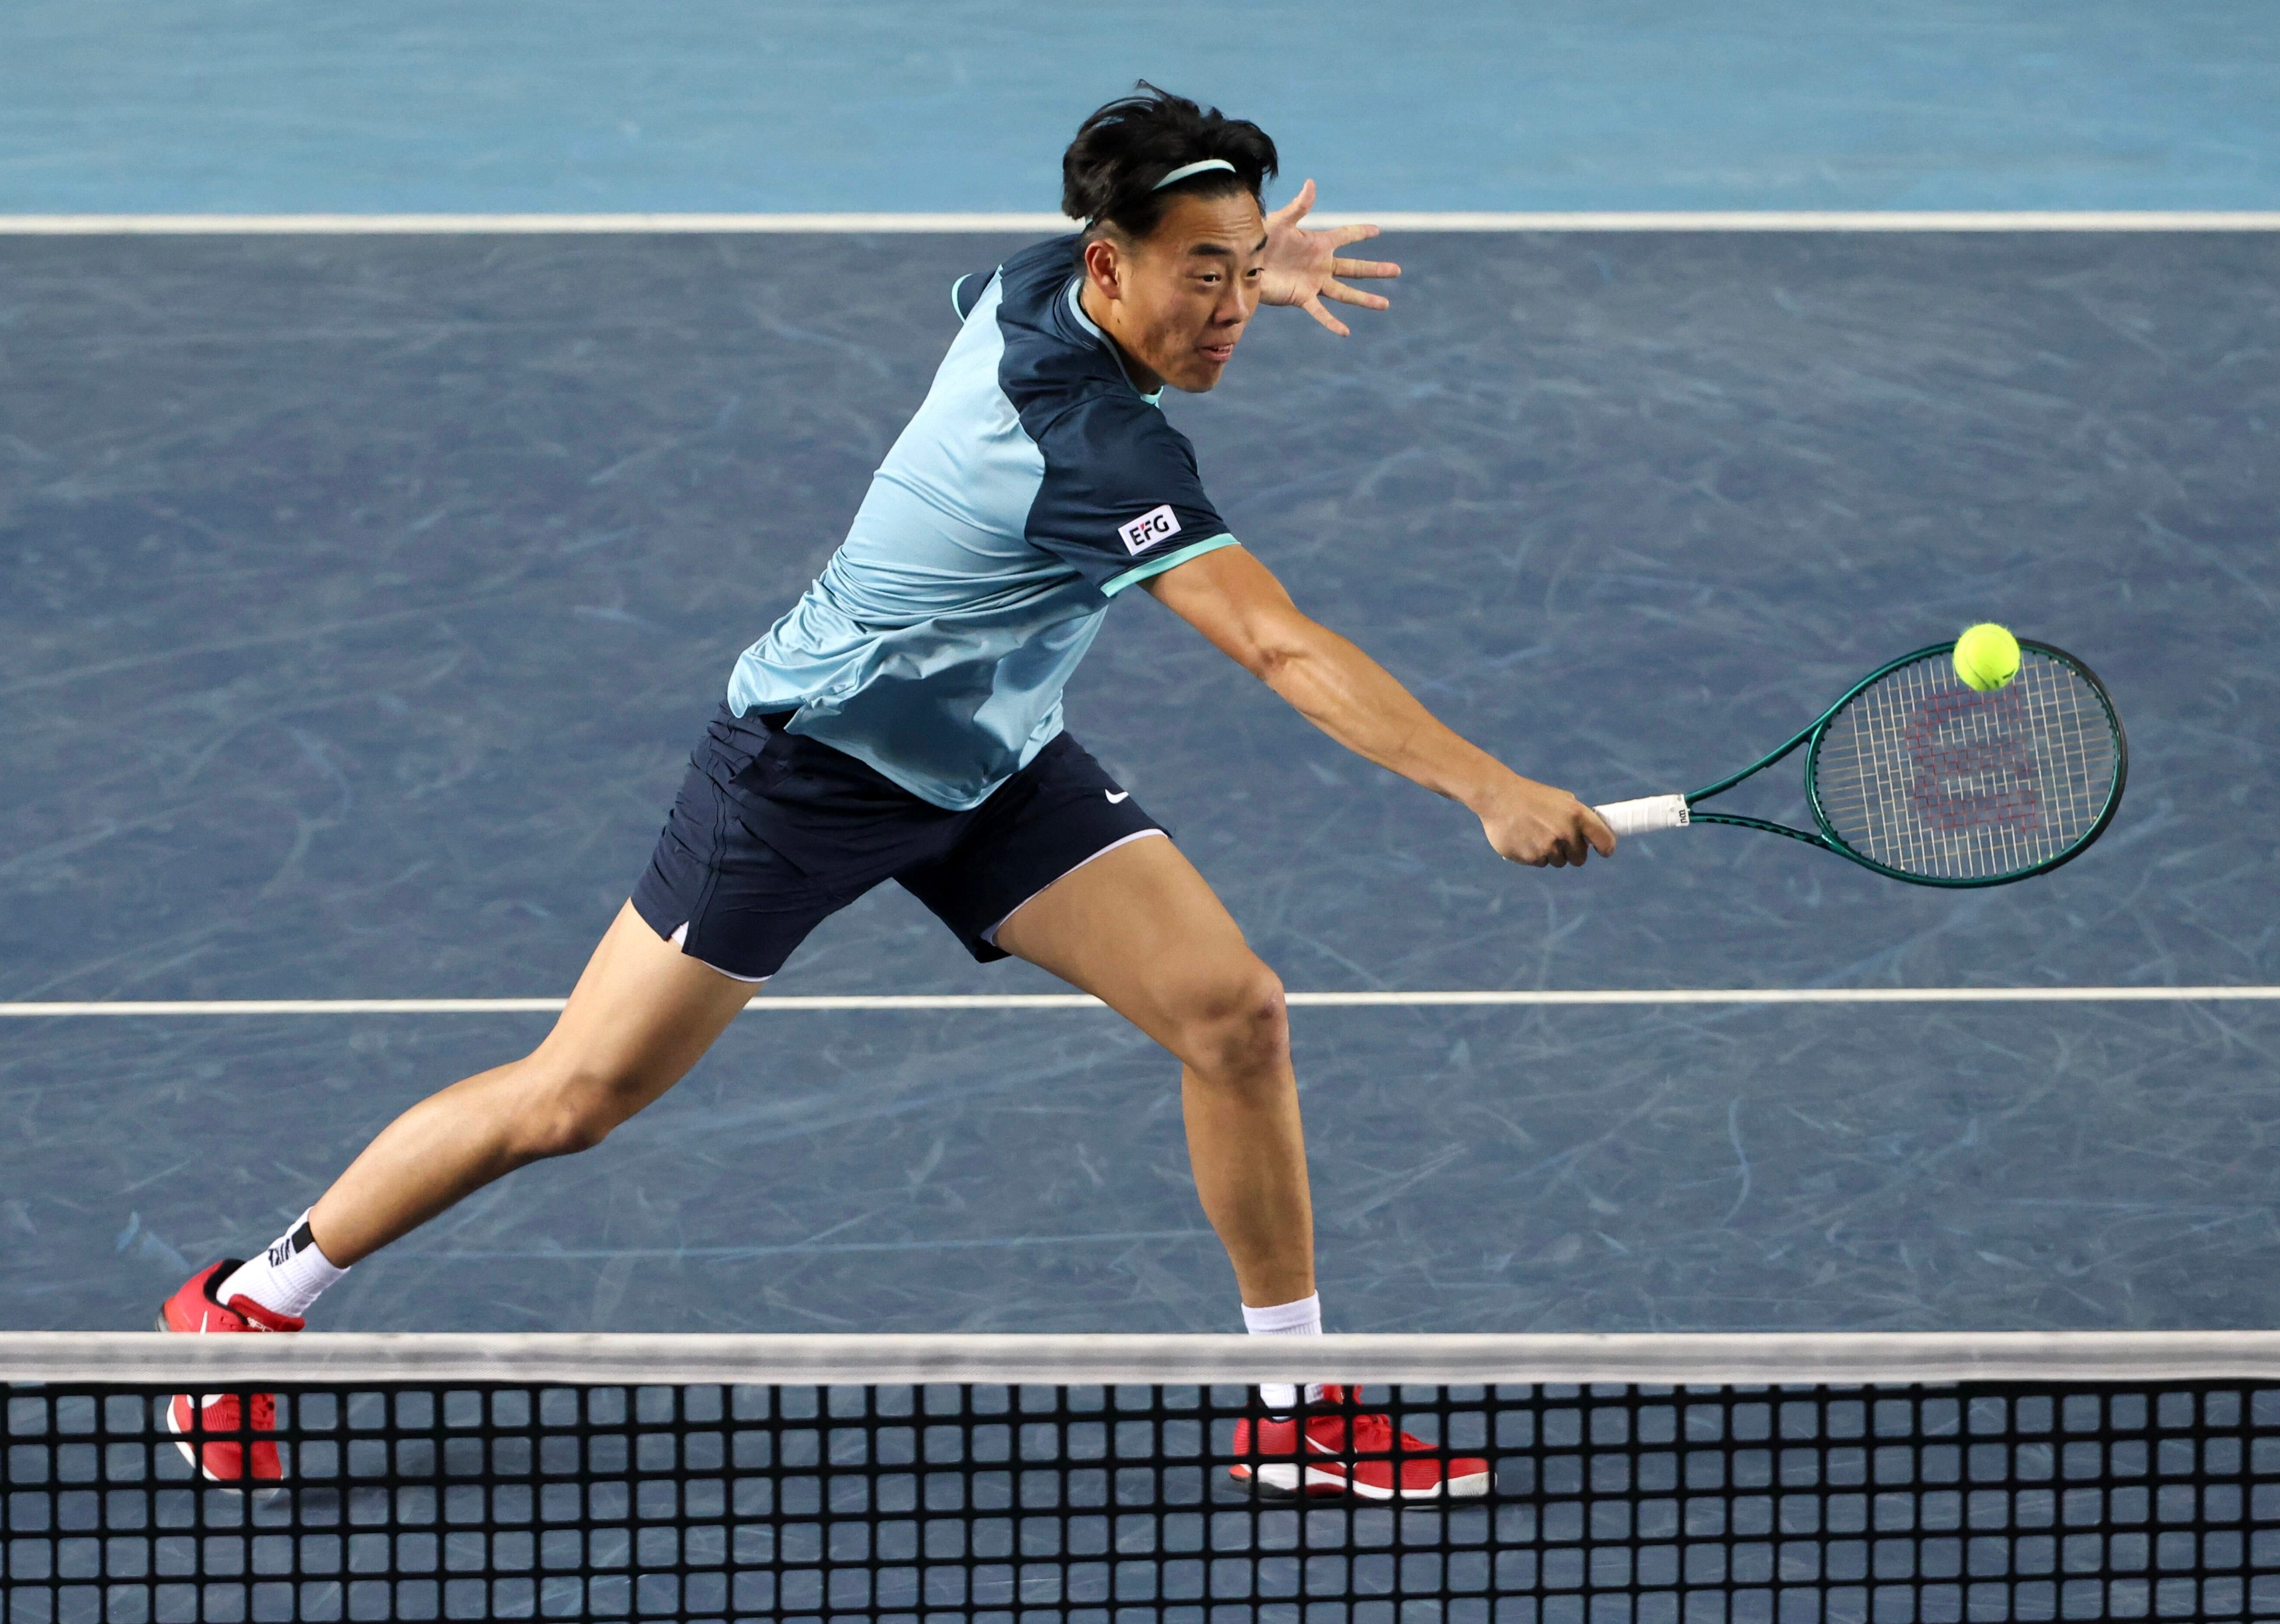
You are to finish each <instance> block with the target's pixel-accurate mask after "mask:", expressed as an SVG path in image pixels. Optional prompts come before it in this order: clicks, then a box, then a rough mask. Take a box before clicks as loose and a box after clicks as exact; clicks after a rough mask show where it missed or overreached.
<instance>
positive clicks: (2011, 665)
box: [1955, 620, 2019, 693]
mask: <svg viewBox="0 0 2280 1624" xmlns="http://www.w3.org/2000/svg"><path fill="white" fill-rule="evenodd" d="M1955 674H1956V675H1957V676H1960V677H1961V678H1962V679H1963V680H1964V681H1966V682H1968V683H1969V684H1970V685H1971V686H1972V687H1974V688H1976V689H1978V690H1979V691H1980V692H1981V693H1986V692H1988V691H1990V690H1991V689H1998V688H2000V687H2002V686H2003V685H2004V684H2005V683H2006V682H2008V681H2010V680H2011V679H2012V678H2013V677H2015V676H2017V675H2018V674H2019V640H2018V639H2017V638H2016V637H2014V636H2013V635H2011V634H2010V633H2009V632H2008V631H2007V630H2005V629H2004V628H2003V627H1999V626H1998V625H1996V624H1995V623H1994V622H1993V621H1992V620H1983V621H1981V622H1980V623H1979V624H1978V625H1976V626H1975V627H1972V628H1971V629H1970V630H1969V631H1968V632H1966V633H1964V634H1963V635H1962V636H1960V637H1959V638H1957V639H1956V640H1955Z"/></svg>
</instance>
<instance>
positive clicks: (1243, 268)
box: [1085, 192, 1267, 395]
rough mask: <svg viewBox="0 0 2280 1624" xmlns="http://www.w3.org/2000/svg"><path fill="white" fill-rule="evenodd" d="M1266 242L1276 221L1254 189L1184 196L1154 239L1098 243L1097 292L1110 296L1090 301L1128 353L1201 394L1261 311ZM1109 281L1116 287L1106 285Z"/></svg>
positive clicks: (1090, 263) (1090, 265) (1092, 268)
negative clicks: (1262, 209)
mask: <svg viewBox="0 0 2280 1624" xmlns="http://www.w3.org/2000/svg"><path fill="white" fill-rule="evenodd" d="M1266 247H1267V222H1266V221H1265V220H1264V219H1261V218H1260V216H1259V203H1258V200H1257V199H1256V198H1254V197H1252V196H1251V195H1250V194H1249V193H1248V192H1236V193H1235V194H1233V195H1232V196H1225V197H1178V198H1175V199H1174V200H1173V203H1172V206H1171V207H1170V208H1168V209H1167V210H1165V212H1164V217H1163V219H1160V220H1159V221H1157V223H1156V229H1155V230H1154V231H1152V232H1151V233H1150V234H1149V235H1148V236H1147V238H1146V239H1145V240H1144V241H1142V242H1128V241H1124V240H1119V241H1117V242H1113V243H1104V242H1096V243H1093V244H1092V245H1090V249H1089V250H1088V252H1087V254H1086V256H1085V262H1086V269H1087V271H1088V273H1090V276H1091V278H1092V280H1093V281H1094V282H1095V283H1096V284H1097V286H1096V287H1095V289H1093V291H1094V292H1096V293H1100V294H1106V295H1108V296H1107V297H1106V298H1105V299H1100V300H1090V299H1089V300H1088V301H1087V306H1088V308H1090V309H1091V310H1092V311H1093V312H1094V316H1095V319H1101V318H1102V317H1103V316H1105V318H1106V319H1105V322H1104V325H1105V327H1107V328H1108V330H1109V333H1110V335H1112V336H1113V337H1114V339H1115V340H1116V342H1117V343H1119V344H1120V345H1121V346H1122V347H1123V350H1124V352H1125V354H1126V355H1127V356H1128V357H1130V358H1132V359H1133V360H1135V361H1136V362H1138V363H1139V364H1140V365H1141V366H1144V367H1146V368H1147V369H1148V370H1149V371H1150V372H1151V373H1154V374H1155V375H1156V377H1157V378H1158V379H1160V380H1161V381H1164V382H1166V383H1168V384H1170V385H1171V386H1172V387H1173V388H1174V389H1182V390H1185V391H1186V392H1187V393H1189V394H1191V395H1200V394H1202V393H1203V392H1204V391H1205V390H1206V389H1210V388H1212V387H1213V385H1215V384H1216V383H1218V382H1219V375H1220V373H1221V370H1222V369H1224V368H1225V367H1226V366H1227V364H1228V362H1229V359H1230V358H1233V356H1234V354H1235V345H1236V340H1237V339H1239V338H1241V337H1242V336H1243V329H1244V327H1245V326H1246V325H1248V324H1249V322H1250V320H1251V312H1253V311H1254V310H1257V309H1258V308H1259V263H1260V256H1261V255H1262V254H1263V253H1264V252H1265V250H1266ZM1103 249H1111V250H1113V252H1110V253H1107V254H1105V255H1104V254H1103V253H1102V251H1101V250H1103ZM1104 271H1105V272H1106V273H1107V275H1106V276H1105V277H1104V275H1103V272H1104ZM1104 282H1106V283H1108V284H1110V285H1109V286H1099V285H1098V284H1102V283H1104ZM1112 289H1113V291H1112ZM1104 304H1105V306H1106V309H1105V310H1103V309H1102V308H1101V307H1102V306H1103V305H1104ZM1135 381H1136V382H1138V383H1140V384H1142V385H1143V386H1144V387H1148V386H1149V385H1150V383H1151V381H1150V380H1147V379H1136V380H1135Z"/></svg>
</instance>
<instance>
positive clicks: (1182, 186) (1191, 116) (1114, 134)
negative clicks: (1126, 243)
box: [1061, 80, 1275, 237]
mask: <svg viewBox="0 0 2280 1624" xmlns="http://www.w3.org/2000/svg"><path fill="white" fill-rule="evenodd" d="M1134 89H1135V91H1136V94H1134V95H1131V96H1121V97H1119V98H1118V99H1117V100H1115V101H1113V102H1111V103H1109V104H1107V105H1106V106H1105V107H1102V108H1099V109H1098V110H1096V111H1095V112H1093V114H1092V115H1091V117H1090V118H1088V119H1085V121H1084V122H1083V123H1082V124H1081V125H1079V126H1078V127H1077V132H1076V139H1075V141H1072V142H1069V144H1068V150H1067V151H1066V152H1064V153H1062V154H1061V212H1062V213H1064V214H1067V216H1068V217H1069V218H1070V219H1080V220H1082V221H1083V222H1084V224H1085V229H1086V230H1087V231H1088V232H1090V231H1093V230H1097V229H1098V227H1101V226H1103V225H1110V226H1114V227H1116V228H1117V229H1118V230H1120V231H1121V232H1123V233H1125V234H1126V235H1129V236H1134V237H1144V236H1146V235H1148V234H1149V233H1150V232H1152V231H1153V230H1155V228H1156V222H1157V221H1158V220H1159V219H1163V217H1164V211H1165V210H1166V209H1167V208H1168V207H1170V205H1171V203H1172V200H1173V199H1174V198H1175V197H1182V196H1192V197H1224V196H1229V195H1231V194H1233V193H1235V192H1238V191H1246V192H1249V193H1250V194H1251V195H1252V196H1253V197H1255V198H1258V199H1259V202H1260V206H1261V207H1262V208H1263V207H1264V206H1265V192H1266V189H1267V181H1268V180H1269V179H1270V178H1271V177H1272V176H1273V175H1274V173H1275V143H1274V142H1272V141H1270V140H1268V139H1267V132H1266V131H1265V130H1262V129H1260V128H1259V127H1258V126H1257V125H1256V124H1253V123H1252V122H1251V121H1250V120H1249V119H1230V118H1229V117H1227V116H1226V115H1225V114H1224V113H1222V112H1220V110H1219V109H1218V108H1216V107H1214V108H1212V109H1211V110H1210V111H1209V112H1205V110H1204V109H1203V108H1201V107H1199V106H1198V105H1197V104H1195V103H1193V102H1191V101H1190V100H1188V98H1187V97H1185V96H1174V95H1173V94H1172V93H1171V92H1170V91H1168V90H1160V89H1157V88H1156V87H1155V86H1154V85H1152V84H1150V83H1149V82H1148V81H1146V80H1142V81H1139V83H1138V84H1137V85H1136V86H1135V87H1134ZM1204 158H1223V159H1225V160H1226V161H1227V162H1228V163H1229V164H1232V165H1235V168H1234V172H1233V173H1229V171H1227V170H1224V169H1207V170H1205V171H1204V172H1203V173H1201V174H1196V175H1190V176H1188V177H1187V178H1186V179H1185V180H1182V181H1174V182H1173V183H1172V184H1171V185H1170V186H1168V187H1166V188H1165V189H1163V190H1162V191H1158V190H1157V189H1156V187H1157V184H1158V183H1159V181H1162V180H1163V178H1164V177H1165V176H1166V175H1167V174H1169V173H1172V172H1173V171H1174V170H1175V169H1178V168H1181V167H1182V166H1184V165H1189V164H1193V163H1197V162H1199V161H1200V160H1202V159H1204Z"/></svg>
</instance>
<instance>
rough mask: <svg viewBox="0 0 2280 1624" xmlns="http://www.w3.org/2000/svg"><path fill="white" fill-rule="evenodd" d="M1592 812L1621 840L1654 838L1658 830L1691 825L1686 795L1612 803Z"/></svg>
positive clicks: (1644, 797) (1651, 796) (1595, 807)
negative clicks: (1639, 837)
mask: <svg viewBox="0 0 2280 1624" xmlns="http://www.w3.org/2000/svg"><path fill="white" fill-rule="evenodd" d="M1591 810H1592V811H1593V812H1597V813H1598V814H1599V816H1601V817H1602V818H1605V819H1606V820H1607V827H1609V828H1611V829H1613V830H1614V832H1615V835H1616V838H1618V839H1628V838H1629V836H1631V835H1652V834H1653V833H1654V832H1655V831H1656V830H1657V829H1678V828H1683V827H1686V824H1687V822H1688V818H1687V812H1686V797H1684V796H1683V795H1649V796H1642V797H1640V798H1639V799H1637V800H1636V801H1610V802H1608V803H1607V804H1606V805H1605V806H1594V807H1593V808H1592V809H1591Z"/></svg>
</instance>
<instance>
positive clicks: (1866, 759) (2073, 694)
mask: <svg viewBox="0 0 2280 1624" xmlns="http://www.w3.org/2000/svg"><path fill="white" fill-rule="evenodd" d="M2118 762H2119V751H2118V750H2117V748H2116V745H2115V741H2114V731H2113V725H2112V722H2111V720H2109V718H2108V717H2107V712H2106V707H2105V706H2104V705H2103V704H2100V703H2099V699H2098V697H2097V696H2096V694H2095V693H2094V691H2093V690H2092V689H2091V685H2090V683H2089V681H2087V680H2086V679H2085V678H2084V676H2083V675H2082V674H2081V673H2078V672H2077V671H2076V670H2075V668H2074V667H2073V666H2070V665H2068V664H2067V663H2066V662H2065V661H2063V660H2060V659H2053V658H2051V657H2049V656H2048V655H2045V654H2044V653H2042V652H2041V651H2040V650H2026V651H2025V653H2024V654H2023V656H2022V659H2021V662H2020V668H2019V674H2018V675H2017V676H2016V677H2015V678H2014V679H2013V680H2012V681H2011V682H2010V683H2009V684H2008V685H2007V686H2005V687H2003V688H2000V689H1996V690H1995V691H1994V692H1992V693H1979V692H1976V691H1975V690H1974V689H1970V688H1968V687H1967V686H1966V685H1965V684H1964V682H1963V681H1962V680H1961V679H1960V678H1959V677H1958V676H1957V675H1956V674H1955V670H1954V666H1953V662H1952V661H1950V660H1949V659H1948V658H1947V657H1946V655H1945V652H1944V651H1943V652H1942V653H1940V654H1937V655H1930V656H1927V657H1926V658H1922V659H1920V660H1915V661H1913V662H1911V663H1910V664H1908V665H1906V666H1901V667H1900V668H1899V669H1898V670H1897V671H1893V672H1891V673H1887V674H1886V675H1885V676H1884V677H1883V678H1881V679H1880V680H1878V681H1876V682H1875V683H1873V684H1872V685H1870V686H1869V687H1868V688H1867V689H1862V690H1861V692H1860V693H1859V694H1857V695H1855V696H1854V697H1853V699H1852V700H1851V702H1850V703H1848V704H1846V705H1845V709H1844V710H1842V711H1840V712H1838V713H1837V716H1836V717H1835V718H1833V719H1832V720H1830V722H1829V727H1827V728H1826V729H1824V730H1823V732H1822V738H1821V742H1820V746H1819V749H1818V750H1817V751H1816V752H1815V755H1814V764H1813V777H1814V795H1815V798H1816V799H1817V800H1818V801H1819V803H1820V806H1821V811H1822V816H1823V817H1824V818H1826V819H1827V820H1828V822H1829V828H1830V829H1831V831H1832V832H1833V833H1835V835H1837V838H1838V839H1839V840H1841V841H1843V842H1844V843H1845V845H1847V846H1849V847H1850V848H1852V849H1853V850H1854V851H1856V852H1858V853H1859V854H1860V856H1862V857H1865V858H1868V859H1869V860H1870V861H1871V862H1875V863H1879V864H1882V865H1883V866H1885V867H1887V868H1891V869H1897V870H1899V872H1900V873H1903V874H1911V875H1915V876H1919V877H1922V878H1924V879H1930V880H1963V881H1969V880H1988V879H1992V878H1996V877H1999V876H2000V875H2004V874H2020V873H2022V872H2024V871H2026V870H2028V869H2030V868H2034V867H2037V866H2040V865H2042V864H2045V863H2047V862H2050V861H2052V860H2053V859H2054V858H2059V857H2060V856H2063V855H2064V854H2065V853H2066V852H2067V851H2068V850H2071V849H2072V848H2073V847H2074V846H2076V844H2078V843H2080V842H2081V841H2082V840H2083V839H2084V837H2085V836H2087V835H2089V834H2090V833H2091V830H2092V829H2093V828H2095V827H2096V826H2097V823H2098V820H2099V816H2100V815H2101V814H2102V813H2103V812H2105V810H2106V805H2107V801H2108V799H2109V798H2110V797H2112V794H2113V791H2114V777H2115V771H2116V767H2117V766H2118Z"/></svg>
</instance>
